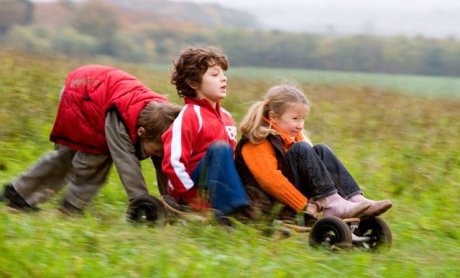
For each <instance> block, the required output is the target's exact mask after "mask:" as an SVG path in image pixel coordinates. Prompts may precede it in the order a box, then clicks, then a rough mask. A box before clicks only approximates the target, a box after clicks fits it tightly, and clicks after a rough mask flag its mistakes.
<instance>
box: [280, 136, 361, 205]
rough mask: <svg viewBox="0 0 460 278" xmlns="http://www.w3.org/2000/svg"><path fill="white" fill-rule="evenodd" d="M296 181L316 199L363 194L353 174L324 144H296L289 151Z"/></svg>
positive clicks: (288, 156)
mask: <svg viewBox="0 0 460 278" xmlns="http://www.w3.org/2000/svg"><path fill="white" fill-rule="evenodd" d="M286 159H287V161H288V163H289V166H290V168H291V170H292V173H293V181H292V182H293V183H294V185H295V186H296V187H297V189H299V191H300V192H302V194H303V195H305V196H306V197H307V198H313V199H314V200H317V199H321V198H323V197H326V196H329V195H332V194H334V193H339V195H340V196H342V197H343V198H345V199H348V198H349V197H350V196H352V195H354V194H357V193H361V189H360V188H359V185H358V184H357V183H356V181H355V180H354V179H353V177H352V176H351V174H350V173H349V172H348V170H347V169H346V168H345V166H344V165H343V164H342V162H340V160H339V159H338V158H337V157H336V156H335V154H334V153H333V152H332V150H331V149H330V148H329V147H328V146H327V145H324V144H318V145H314V146H311V145H310V144H308V143H306V142H297V143H295V144H294V145H293V146H292V147H291V148H290V149H289V150H288V152H287V153H286Z"/></svg>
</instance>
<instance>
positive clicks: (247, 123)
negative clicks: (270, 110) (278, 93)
mask: <svg viewBox="0 0 460 278" xmlns="http://www.w3.org/2000/svg"><path fill="white" fill-rule="evenodd" d="M266 106H267V105H266V102H265V101H258V102H256V103H254V104H253V105H252V106H251V107H250V108H249V110H248V112H247V113H246V115H245V116H244V118H243V119H242V120H241V123H240V132H241V134H243V135H244V136H246V137H248V138H249V141H250V142H251V143H253V144H259V143H260V142H262V141H263V140H264V139H265V138H266V137H267V136H268V135H269V134H270V127H268V126H267V125H266V123H265V121H264V120H263V119H264V113H265V108H266Z"/></svg>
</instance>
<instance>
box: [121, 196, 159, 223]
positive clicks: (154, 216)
mask: <svg viewBox="0 0 460 278" xmlns="http://www.w3.org/2000/svg"><path fill="white" fill-rule="evenodd" d="M166 216H167V214H166V210H165V208H164V206H163V204H162V203H161V201H160V200H159V199H158V198H156V197H154V196H151V195H147V196H142V197H139V198H137V199H136V200H134V201H133V202H132V203H131V204H130V206H129V209H128V220H129V221H133V222H138V223H144V222H147V223H153V224H165V222H166Z"/></svg>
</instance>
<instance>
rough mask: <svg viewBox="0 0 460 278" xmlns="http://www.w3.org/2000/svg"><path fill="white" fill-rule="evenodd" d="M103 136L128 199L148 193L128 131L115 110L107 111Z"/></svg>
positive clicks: (131, 199)
mask: <svg viewBox="0 0 460 278" xmlns="http://www.w3.org/2000/svg"><path fill="white" fill-rule="evenodd" d="M105 136H106V139H107V145H108V147H109V151H110V155H111V157H112V160H113V162H114V164H115V167H116V168H117V171H118V175H119V176H120V180H121V183H122V184H123V187H124V188H125V190H126V193H127V194H128V198H129V201H130V202H131V201H133V200H134V199H135V198H137V197H139V196H142V195H145V194H148V189H147V185H146V183H145V179H144V176H143V175H142V171H141V165H140V161H139V158H138V157H137V156H136V149H135V147H134V145H133V143H132V142H131V139H130V137H129V134H128V131H127V130H126V127H125V125H124V124H123V122H122V121H121V120H120V119H119V118H118V114H117V113H116V112H115V111H109V112H108V113H107V116H106V121H105Z"/></svg>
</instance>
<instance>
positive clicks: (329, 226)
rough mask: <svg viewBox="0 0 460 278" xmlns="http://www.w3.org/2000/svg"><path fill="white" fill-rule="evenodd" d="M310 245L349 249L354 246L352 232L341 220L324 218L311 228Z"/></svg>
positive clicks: (331, 217) (330, 217)
mask: <svg viewBox="0 0 460 278" xmlns="http://www.w3.org/2000/svg"><path fill="white" fill-rule="evenodd" d="M308 243H309V244H310V246H312V247H325V248H328V249H335V248H339V249H348V248H350V247H351V245H352V243H351V230H350V228H349V227H348V225H347V224H346V223H345V222H344V221H343V220H342V219H340V218H337V217H333V216H329V217H324V218H321V219H320V220H318V221H316V223H315V224H314V225H313V227H312V228H311V231H310V236H309V241H308Z"/></svg>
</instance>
